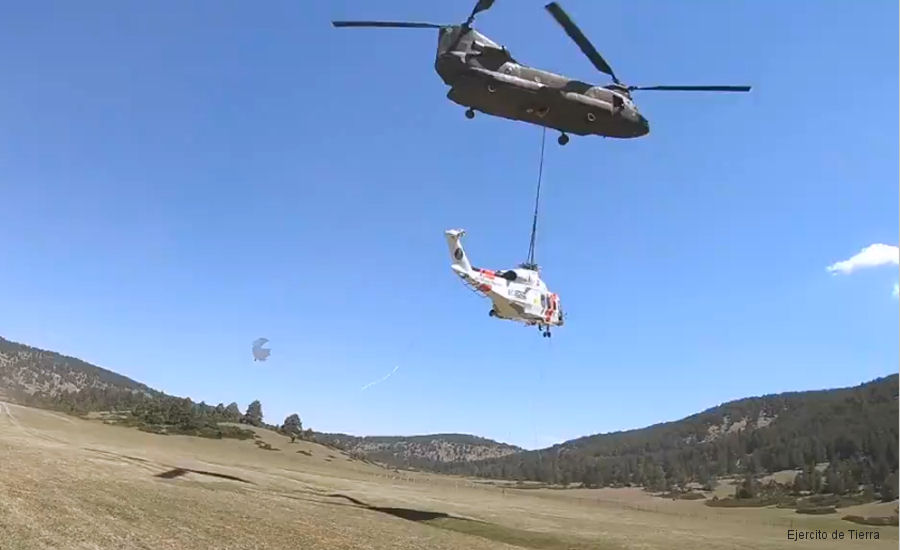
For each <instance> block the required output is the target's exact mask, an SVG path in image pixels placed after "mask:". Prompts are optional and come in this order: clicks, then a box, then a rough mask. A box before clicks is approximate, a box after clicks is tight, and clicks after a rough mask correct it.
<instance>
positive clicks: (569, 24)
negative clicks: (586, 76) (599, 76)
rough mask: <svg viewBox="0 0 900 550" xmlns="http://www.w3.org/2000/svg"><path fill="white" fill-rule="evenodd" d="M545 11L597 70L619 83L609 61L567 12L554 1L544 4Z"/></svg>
mask: <svg viewBox="0 0 900 550" xmlns="http://www.w3.org/2000/svg"><path fill="white" fill-rule="evenodd" d="M544 7H545V8H546V9H547V11H549V12H550V15H552V16H553V18H554V19H556V22H557V23H559V24H560V25H561V26H562V28H563V30H565V31H566V34H568V35H569V38H571V39H572V40H573V41H575V43H576V44H577V45H578V47H579V48H581V51H582V52H584V55H586V56H587V57H588V59H590V60H591V63H593V64H594V67H597V70H598V71H600V72H603V73H606V74H608V75H609V76H611V77H612V79H613V81H614V82H615V83H616V84H619V79H618V78H616V75H615V73H613V70H612V67H610V66H609V63H607V62H606V60H605V59H603V56H602V55H600V52H598V51H597V48H595V47H594V45H593V44H591V42H590V40H588V39H587V37H586V36H585V35H584V33H582V32H581V29H579V28H578V26H577V25H576V24H575V23H574V22H573V21H572V19H571V18H569V16H568V14H566V12H564V11H563V9H562V8H561V7H559V4H557V3H556V2H550V3H549V4H547V5H546V6H544Z"/></svg>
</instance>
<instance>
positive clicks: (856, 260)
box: [827, 243, 900, 273]
mask: <svg viewBox="0 0 900 550" xmlns="http://www.w3.org/2000/svg"><path fill="white" fill-rule="evenodd" d="M891 264H893V265H898V264H900V249H898V248H897V247H896V246H892V245H889V244H881V243H876V244H871V245H869V246H867V247H865V248H863V249H862V250H860V251H859V252H858V253H857V254H855V255H854V256H853V257H851V258H850V259H848V260H844V261H841V262H836V263H833V264H831V265H830V266H828V268H827V269H828V271H830V272H831V273H852V272H853V271H855V270H857V269H862V268H866V267H876V266H880V265H891Z"/></svg>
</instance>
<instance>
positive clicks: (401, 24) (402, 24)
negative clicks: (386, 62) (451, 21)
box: [331, 21, 447, 29]
mask: <svg viewBox="0 0 900 550" xmlns="http://www.w3.org/2000/svg"><path fill="white" fill-rule="evenodd" d="M331 24H332V25H334V26H335V27H388V28H401V29H440V28H442V27H445V26H447V25H438V24H436V23H411V22H408V21H332V22H331Z"/></svg>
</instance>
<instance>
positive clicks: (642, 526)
mask: <svg viewBox="0 0 900 550" xmlns="http://www.w3.org/2000/svg"><path fill="white" fill-rule="evenodd" d="M257 434H258V436H259V439H257V440H244V441H238V440H212V439H202V438H195V437H188V436H164V435H156V434H150V433H145V432H141V431H138V430H136V429H133V428H126V427H121V426H110V425H106V424H103V423H102V422H101V421H98V420H81V419H77V418H72V417H68V416H66V415H62V414H58V413H54V412H49V411H43V410H37V409H30V408H26V407H20V406H17V405H12V404H6V403H0V548H2V549H3V550H8V549H18V548H23V549H25V548H27V549H31V548H40V549H44V548H46V549H62V548H84V549H97V548H104V549H106V548H109V549H130V548H146V549H153V550H161V549H170V548H204V549H207V548H209V549H242V550H244V549H274V548H279V549H281V548H285V549H287V548H291V549H304V550H311V549H329V550H332V549H351V548H352V549H397V550H404V549H413V548H417V549H418V548H423V549H482V548H501V549H502V548H509V549H512V548H536V549H548V550H568V549H578V550H588V549H591V550H605V549H610V550H612V549H625V548H635V549H638V548H639V549H651V548H660V549H674V550H678V549H688V548H690V549H698V548H710V549H728V550H733V549H748V550H749V549H776V548H797V547H798V545H802V546H806V545H815V546H816V547H817V548H818V547H834V548H872V549H880V548H897V545H898V537H897V528H896V527H868V526H861V525H856V524H852V523H849V522H847V521H842V520H841V519H840V516H842V515H845V514H859V515H876V514H884V515H888V514H889V513H890V511H891V510H893V508H894V507H895V506H896V502H895V503H887V504H868V505H864V506H860V507H853V508H845V509H841V510H840V511H839V513H838V514H837V515H835V514H832V515H828V516H804V515H801V514H797V513H795V512H794V511H793V510H784V509H775V508H771V507H770V508H752V509H747V508H742V509H723V508H711V507H708V506H704V504H703V501H702V500H698V501H685V500H677V501H676V500H668V499H660V498H655V497H652V496H650V495H648V494H646V493H644V492H642V491H640V490H638V489H593V490H591V489H570V490H553V489H516V488H513V487H508V486H506V487H504V486H501V485H499V484H498V485H493V484H490V483H483V482H475V480H469V479H464V478H457V477H449V476H438V475H432V474H422V473H412V472H397V471H394V470H390V469H385V468H381V467H378V466H375V465H372V464H368V463H365V462H361V461H358V460H354V459H352V458H350V457H349V456H347V455H345V454H343V453H342V452H340V451H336V450H334V449H330V448H327V447H323V446H321V445H316V444H312V443H308V442H297V443H293V444H292V443H290V440H289V439H288V438H285V437H282V436H279V435H277V434H274V433H272V432H269V431H265V430H257ZM258 442H264V443H268V444H269V445H270V446H271V449H266V448H263V447H264V446H261V445H260V444H259V443H258ZM482 481H483V480H482ZM855 508H859V510H855ZM789 529H802V530H809V531H815V530H816V529H820V530H824V531H826V532H827V533H828V535H829V540H824V541H821V540H816V541H799V542H798V541H791V540H788V530H789ZM835 529H838V530H840V531H843V532H844V533H845V539H844V540H837V541H832V540H830V534H831V532H832V531H834V530H835ZM850 529H862V530H866V531H870V532H875V531H877V532H878V533H879V540H853V541H851V540H849V539H848V538H847V537H848V536H849V530H850Z"/></svg>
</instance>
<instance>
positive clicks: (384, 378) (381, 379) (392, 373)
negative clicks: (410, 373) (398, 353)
mask: <svg viewBox="0 0 900 550" xmlns="http://www.w3.org/2000/svg"><path fill="white" fill-rule="evenodd" d="M399 368H400V365H397V366H396V367H394V370H392V371H391V372H389V373H388V374H387V376H384V377H382V378H380V379H378V380H375V381H374V382H369V383H368V384H366V385H365V386H363V387H362V389H360V390H359V391H366V390H367V389H369V388H371V387H372V386H374V385H375V384H381V383H382V382H384V381H385V380H387V379H388V378H390V377H391V376H393V375H394V373H395V372H397V369H399Z"/></svg>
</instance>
